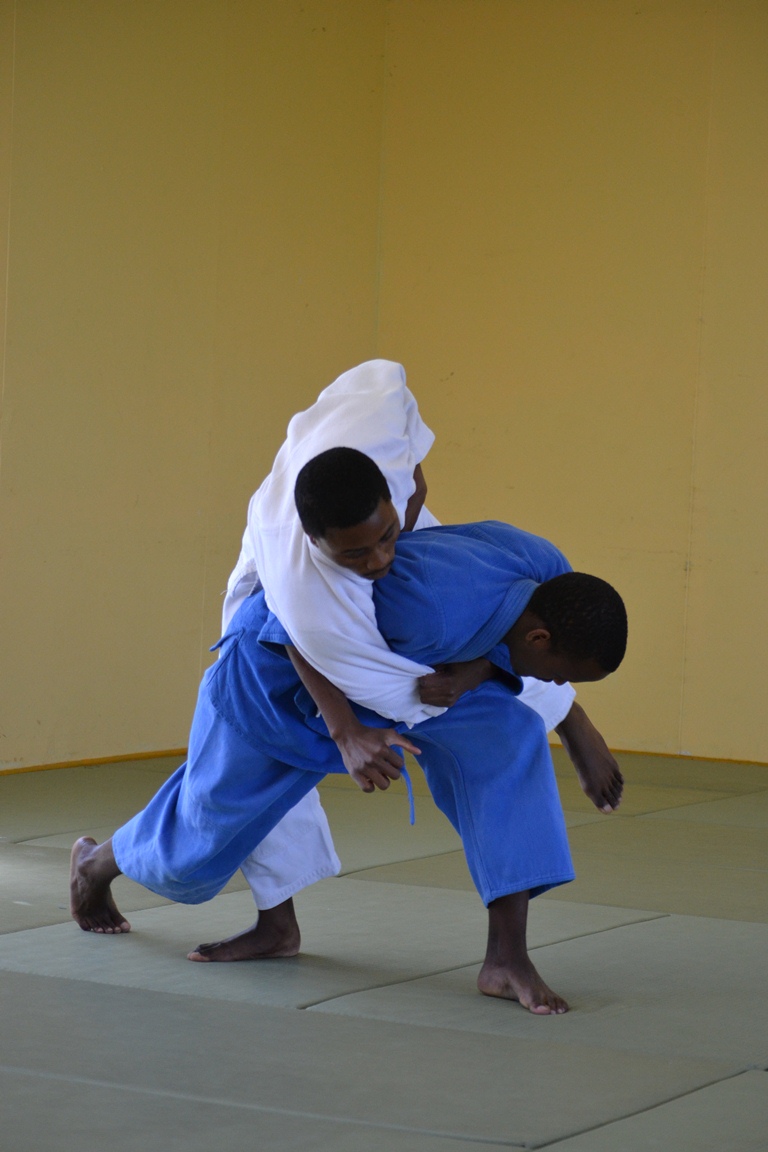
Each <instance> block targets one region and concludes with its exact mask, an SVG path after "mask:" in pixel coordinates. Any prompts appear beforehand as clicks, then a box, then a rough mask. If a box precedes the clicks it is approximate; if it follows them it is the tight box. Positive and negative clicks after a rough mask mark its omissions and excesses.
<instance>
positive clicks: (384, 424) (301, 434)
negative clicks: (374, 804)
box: [222, 360, 575, 909]
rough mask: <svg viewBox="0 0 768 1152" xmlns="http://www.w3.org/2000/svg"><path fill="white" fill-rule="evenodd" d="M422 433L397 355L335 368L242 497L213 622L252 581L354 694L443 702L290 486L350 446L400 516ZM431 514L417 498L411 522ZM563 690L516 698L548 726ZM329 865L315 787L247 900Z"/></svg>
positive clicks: (287, 823) (270, 851) (414, 710)
mask: <svg viewBox="0 0 768 1152" xmlns="http://www.w3.org/2000/svg"><path fill="white" fill-rule="evenodd" d="M433 441H434V435H433V433H432V432H431V431H430V429H429V428H428V427H427V426H426V424H425V423H424V421H423V420H422V419H421V416H420V414H419V410H418V406H417V404H416V401H415V399H414V397H413V395H412V394H411V392H410V391H409V389H408V387H407V386H406V383H405V371H404V369H403V368H402V366H401V365H400V364H396V363H393V362H392V361H389V360H370V361H367V362H366V363H364V364H360V365H358V366H357V367H356V368H352V369H350V370H349V371H348V372H345V373H343V375H341V376H340V377H339V378H338V379H337V380H335V381H334V383H333V384H331V385H330V386H329V387H328V388H326V389H325V390H324V391H323V392H321V393H320V396H319V397H318V399H317V401H316V402H315V403H314V404H313V405H312V406H311V407H310V408H308V409H307V410H306V411H305V412H300V413H298V414H297V415H296V416H294V417H293V419H292V420H291V422H290V424H289V425H288V432H287V437H286V441H285V443H284V444H283V446H282V448H281V449H280V451H279V452H278V454H277V457H276V458H275V463H274V465H273V468H272V471H271V472H270V474H269V476H268V477H267V479H266V480H265V481H264V483H263V484H262V485H261V487H260V488H259V489H258V491H257V492H256V493H255V494H254V496H253V497H252V499H251V502H250V505H249V508H248V522H247V527H246V529H245V533H244V535H243V542H242V549H241V552H240V557H239V559H238V562H237V564H236V566H235V568H234V571H233V572H232V574H231V576H230V578H229V581H228V584H227V593H226V598H225V601H224V607H223V611H222V632H223V633H225V632H226V631H227V629H228V626H229V623H230V621H231V619H232V617H233V616H234V614H235V612H236V611H237V609H238V608H239V606H240V605H241V604H242V602H243V601H244V600H245V599H246V598H247V597H248V596H249V595H250V594H251V593H252V592H253V591H254V590H256V589H258V588H259V587H263V589H264V593H265V597H266V600H267V604H268V606H269V607H270V609H271V610H272V611H273V612H274V614H275V615H276V616H277V617H278V619H279V620H280V621H281V623H282V625H283V627H284V628H285V630H286V632H287V633H288V635H290V636H291V638H292V641H293V643H294V645H295V647H296V648H297V650H298V651H299V652H300V653H301V654H302V655H303V656H304V658H305V659H306V660H307V661H308V662H309V663H310V664H311V665H312V666H313V667H314V668H316V669H317V671H319V672H321V673H322V674H323V675H324V676H325V677H326V678H327V679H328V680H330V681H331V682H332V683H334V684H335V685H336V686H337V687H338V688H340V689H341V691H342V692H344V694H345V695H346V696H347V697H348V698H349V699H350V700H353V701H354V702H355V703H358V704H361V705H363V706H365V707H368V708H370V709H372V710H373V711H375V712H378V713H379V715H381V716H384V717H386V718H388V719H390V720H393V721H402V722H405V723H407V724H408V725H413V724H417V723H420V722H421V721H424V720H426V719H427V718H428V717H430V716H436V715H440V713H442V712H443V711H444V709H442V708H436V707H433V706H430V705H424V704H422V703H421V701H420V700H419V695H418V685H417V681H418V678H419V677H420V676H424V675H426V674H428V673H429V672H431V671H432V669H431V668H429V667H427V666H425V665H422V664H418V663H416V662H414V661H412V660H409V659H408V658H407V657H403V656H400V655H398V654H397V653H395V652H393V651H392V650H391V649H390V648H389V647H388V646H387V644H386V643H385V641H384V639H383V638H382V636H381V634H380V633H379V630H378V626H377V624H376V616H375V612H374V608H373V583H372V581H370V580H366V579H365V578H363V577H360V576H357V575H355V574H354V573H352V572H350V571H349V570H348V569H343V568H339V567H338V566H337V565H335V564H333V563H332V562H331V561H329V560H328V559H327V557H325V556H323V554H322V553H321V552H320V551H319V550H318V549H317V548H316V547H315V546H314V545H313V544H312V543H311V541H310V540H309V538H308V537H307V535H306V534H305V533H304V531H303V529H302V527H301V523H300V521H299V517H298V513H297V512H296V506H295V503H294V497H293V491H294V486H295V483H296V477H297V475H298V473H299V471H300V470H301V468H302V467H303V466H304V464H306V463H307V461H309V460H311V459H312V458H313V457H314V456H317V455H318V454H319V453H321V452H324V451H326V450H327V449H328V448H336V447H347V448H356V449H357V450H358V451H360V452H364V453H365V454H366V455H367V456H370V457H371V458H372V459H373V460H375V462H376V463H377V464H378V466H379V468H381V470H382V472H383V473H384V475H385V477H386V479H387V483H388V485H389V488H390V492H391V495H392V502H393V504H394V506H395V508H396V510H397V513H398V516H399V518H400V523H401V525H402V524H403V523H404V520H405V511H406V505H407V503H408V500H409V498H410V497H411V495H412V494H413V492H414V489H415V482H414V478H413V473H414V470H415V468H416V466H417V465H418V464H420V463H421V461H422V460H423V459H424V457H425V456H426V454H427V452H428V451H429V449H430V448H431V446H432V443H433ZM437 523H438V521H437V520H436V519H435V517H433V516H432V515H431V513H430V512H428V510H427V509H426V508H424V509H422V511H421V513H420V515H419V518H418V520H417V522H416V525H415V528H416V529H419V528H426V527H431V526H433V525H436V524H437ZM574 696H575V692H574V690H573V689H572V688H571V686H570V685H564V686H558V685H556V684H547V683H543V682H542V681H538V680H529V679H526V680H525V681H524V689H523V693H522V695H521V696H520V699H521V700H522V701H523V702H524V703H526V704H527V705H528V706H529V707H531V708H533V709H534V711H536V712H538V714H539V715H540V716H541V717H542V719H543V720H544V722H545V724H546V726H547V729H548V730H551V729H552V728H554V727H556V726H557V725H558V724H559V723H560V722H561V720H563V719H564V718H565V716H566V715H567V714H568V712H569V710H570V707H571V704H572V702H573V698H574ZM340 868H341V863H340V861H339V858H338V856H337V855H336V852H335V849H334V847H333V840H332V838H331V833H330V829H329V827H328V821H327V819H326V816H325V813H324V811H323V809H322V806H321V804H320V799H319V796H318V793H317V790H316V789H313V790H312V791H311V792H310V793H308V794H307V795H306V796H305V797H304V798H303V799H302V800H301V801H299V803H298V804H296V806H295V807H294V808H293V809H292V810H291V811H290V812H288V813H287V815H286V816H284V817H283V819H282V820H281V821H280V823H279V824H278V825H277V826H276V827H275V828H274V829H273V830H272V831H271V832H270V833H269V835H268V836H266V837H265V838H264V840H262V842H261V843H260V844H259V846H258V847H257V848H256V849H255V850H254V852H252V853H251V855H250V856H249V857H248V858H247V860H245V861H244V862H243V865H242V871H243V874H244V875H245V877H246V880H247V881H248V884H249V886H250V888H251V891H252V892H253V896H254V900H255V901H256V906H257V908H259V909H266V908H272V907H274V906H275V905H277V904H280V903H282V902H283V901H284V900H287V899H288V898H289V897H290V896H293V895H294V894H295V893H296V892H298V891H300V890H301V889H302V888H305V887H306V886H307V885H308V884H311V883H314V882H315V881H316V880H320V879H323V878H324V877H327V876H335V875H336V874H337V873H338V872H339V870H340Z"/></svg>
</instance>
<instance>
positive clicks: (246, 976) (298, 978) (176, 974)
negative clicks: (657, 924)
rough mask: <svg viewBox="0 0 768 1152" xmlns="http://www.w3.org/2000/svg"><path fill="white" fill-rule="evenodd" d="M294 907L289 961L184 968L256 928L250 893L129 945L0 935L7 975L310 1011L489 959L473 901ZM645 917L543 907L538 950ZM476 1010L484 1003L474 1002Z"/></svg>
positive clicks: (359, 898) (390, 891)
mask: <svg viewBox="0 0 768 1152" xmlns="http://www.w3.org/2000/svg"><path fill="white" fill-rule="evenodd" d="M296 908H297V913H298V916H299V923H300V925H301V929H302V953H301V955H300V956H298V957H295V958H293V959H291V960H288V961H285V960H283V961H265V962H262V963H258V964H249V963H245V964H242V963H241V964H199V963H193V962H192V961H188V960H187V959H186V955H187V953H188V952H190V951H191V950H192V949H193V948H194V947H195V945H197V944H200V943H204V942H207V941H211V940H217V939H220V938H222V937H225V936H228V935H231V934H233V933H234V932H238V931H241V930H243V929H245V928H247V927H248V926H249V925H250V924H251V923H252V922H253V920H254V919H255V909H254V907H253V902H252V900H251V897H250V893H246V892H242V893H233V894H231V895H225V896H220V897H217V898H216V900H214V901H212V902H211V903H208V904H203V905H196V906H192V907H189V906H184V905H179V904H176V905H171V906H167V907H161V908H151V909H147V910H145V911H142V912H136V913H132V914H131V917H130V919H131V924H132V926H133V931H132V932H130V933H128V934H127V935H125V936H100V935H96V934H93V933H88V932H82V931H80V929H79V928H77V926H76V925H75V924H74V923H72V922H71V921H70V922H68V923H66V924H59V925H54V926H51V927H47V928H36V929H33V930H32V931H29V932H16V933H13V934H10V935H6V936H0V969H6V970H14V971H17V972H32V973H36V974H38V975H41V976H65V977H66V976H75V977H77V978H78V979H84V980H94V981H96V982H98V983H104V984H115V985H126V986H130V987H134V988H146V989H152V990H155V991H168V992H183V993H185V994H187V995H190V996H201V997H206V998H208V997H210V998H213V999H221V1000H242V1001H244V1002H249V1003H254V1004H272V1005H281V1006H285V1007H304V1006H307V1005H310V1004H316V1003H318V1002H320V1001H325V1000H328V999H333V998H335V997H338V996H345V995H348V994H349V993H350V992H355V991H360V990H363V989H368V988H374V987H377V986H379V985H382V984H399V983H400V982H402V981H408V980H413V979H415V978H417V977H420V976H424V975H426V974H429V973H434V972H441V971H444V970H445V969H448V968H460V967H463V966H465V965H468V964H478V965H479V963H480V961H481V960H482V958H483V954H484V952H485V941H486V933H487V916H486V912H485V909H484V908H483V906H482V903H481V902H480V899H479V897H478V896H477V895H475V894H473V893H465V892H450V891H441V890H439V889H431V888H417V887H414V886H412V885H409V886H407V887H399V886H395V885H392V884H371V883H363V882H361V881H359V880H355V879H350V878H346V877H345V878H342V879H339V880H324V881H322V882H321V883H319V884H315V885H313V886H312V887H311V888H308V889H306V890H305V891H304V892H303V893H301V894H300V896H299V897H297V900H296ZM645 918H647V913H643V912H639V913H638V912H633V911H632V910H631V909H616V908H601V907H589V906H581V905H571V904H559V903H557V902H552V901H551V902H548V903H547V904H544V902H543V901H537V902H535V903H534V906H533V908H532V910H531V923H530V933H529V939H530V942H531V945H532V946H533V947H539V946H542V945H544V944H549V943H552V942H554V941H558V940H566V939H569V938H571V937H574V936H581V935H585V934H589V933H592V932H598V933H604V932H605V931H606V930H608V929H611V928H614V927H616V926H617V925H622V924H631V923H632V922H633V921H635V920H638V919H645ZM470 1000H471V1002H472V1003H473V1004H477V1005H479V1004H480V1003H481V998H480V996H479V995H478V994H477V993H476V992H474V991H471V992H470ZM519 1011H521V1010H519Z"/></svg>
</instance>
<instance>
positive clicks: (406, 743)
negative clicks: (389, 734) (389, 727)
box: [389, 733, 421, 766]
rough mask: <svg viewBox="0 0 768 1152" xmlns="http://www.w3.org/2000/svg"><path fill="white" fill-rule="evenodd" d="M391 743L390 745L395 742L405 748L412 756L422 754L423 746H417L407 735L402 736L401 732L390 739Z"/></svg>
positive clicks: (399, 746)
mask: <svg viewBox="0 0 768 1152" xmlns="http://www.w3.org/2000/svg"><path fill="white" fill-rule="evenodd" d="M389 744H390V746H391V745H393V744H394V745H396V746H397V747H398V748H404V749H405V751H406V752H410V754H411V756H420V755H421V748H417V747H416V745H415V744H412V743H411V741H410V740H409V739H408V738H407V737H406V736H401V735H400V734H399V733H396V734H395V736H394V737H393V738H392V739H391V740H390V741H389ZM401 766H402V765H401Z"/></svg>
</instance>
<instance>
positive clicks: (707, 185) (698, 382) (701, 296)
mask: <svg viewBox="0 0 768 1152" xmlns="http://www.w3.org/2000/svg"><path fill="white" fill-rule="evenodd" d="M718 17H719V5H715V8H714V14H713V17H712V21H713V24H712V49H711V57H710V76H709V108H708V110H707V147H706V158H705V164H704V220H703V227H702V245H701V262H700V269H699V292H698V308H697V318H696V323H697V326H698V336H697V342H696V343H697V346H696V368H695V380H694V394H693V412H692V414H691V458H690V484H689V497H688V539H687V541H686V551H685V584H684V591H683V636H682V653H681V667H680V710H679V715H678V727H677V749H678V753H679V754H680V755H685V753H684V752H683V731H684V727H685V707H686V687H687V685H686V670H687V665H688V625H689V614H690V594H691V569H692V567H693V537H694V524H695V520H696V511H697V509H696V469H697V463H698V457H697V448H698V430H699V402H700V398H701V386H702V366H703V362H704V312H705V297H706V286H707V260H708V256H709V251H710V226H711V207H710V205H711V173H712V134H713V127H712V126H713V119H714V107H715V99H714V94H715V92H714V90H715V53H716V50H717V30H718V23H719V20H718Z"/></svg>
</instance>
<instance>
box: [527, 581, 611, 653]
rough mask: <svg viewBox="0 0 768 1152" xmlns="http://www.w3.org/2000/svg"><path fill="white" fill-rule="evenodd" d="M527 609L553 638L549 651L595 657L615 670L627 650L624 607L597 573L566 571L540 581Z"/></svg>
mask: <svg viewBox="0 0 768 1152" xmlns="http://www.w3.org/2000/svg"><path fill="white" fill-rule="evenodd" d="M528 608H529V609H530V611H531V612H535V613H536V615H537V616H539V617H540V618H541V620H542V621H543V623H544V625H545V627H546V628H547V630H548V631H549V633H550V635H551V637H552V650H553V651H554V652H565V653H567V654H568V655H569V656H575V657H576V658H577V659H579V660H596V661H597V663H598V664H599V665H600V667H601V668H602V669H603V671H604V672H615V671H616V669H617V668H618V666H619V664H621V662H622V660H623V659H624V653H625V652H626V650H627V610H626V608H625V607H624V601H623V600H622V598H621V596H619V594H618V592H617V591H616V589H615V588H612V587H611V585H610V584H608V583H607V582H606V581H605V580H601V579H600V578H599V576H588V575H586V573H584V572H565V573H564V574H563V575H562V576H555V577H554V578H553V579H552V580H545V581H544V583H543V584H539V586H538V588H537V589H536V591H535V592H534V594H533V596H532V597H531V599H530V600H529V601H528Z"/></svg>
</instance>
